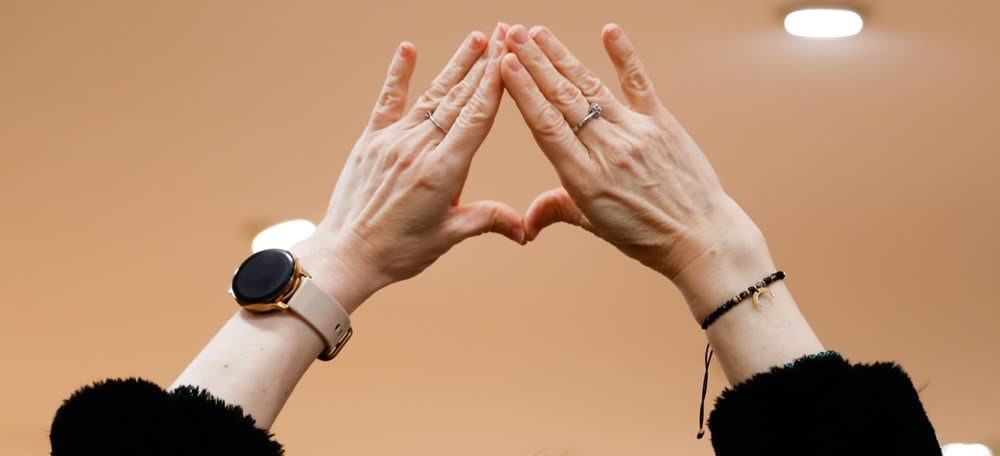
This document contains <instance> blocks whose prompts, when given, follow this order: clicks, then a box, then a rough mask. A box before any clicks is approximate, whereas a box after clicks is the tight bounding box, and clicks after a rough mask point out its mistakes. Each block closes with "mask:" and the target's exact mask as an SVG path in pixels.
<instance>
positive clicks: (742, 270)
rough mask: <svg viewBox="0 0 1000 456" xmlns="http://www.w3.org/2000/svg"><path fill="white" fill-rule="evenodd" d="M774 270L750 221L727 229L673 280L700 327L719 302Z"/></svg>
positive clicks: (762, 240) (766, 251)
mask: <svg viewBox="0 0 1000 456" xmlns="http://www.w3.org/2000/svg"><path fill="white" fill-rule="evenodd" d="M776 270H777V269H776V268H775V265H774V261H773V260H772V259H771V254H770V252H769V251H768V248H767V242H766V241H765V240H764V235H763V234H762V233H761V232H760V229H758V228H757V226H756V225H754V224H753V223H752V222H750V223H748V224H747V225H745V226H740V227H733V228H732V229H730V230H729V231H728V232H727V233H726V234H724V235H723V236H721V237H720V238H719V239H718V240H717V241H716V242H715V243H714V244H712V245H711V246H710V247H708V248H707V249H705V250H704V251H703V252H702V253H701V254H700V255H699V256H698V257H696V258H695V259H694V260H693V261H691V262H690V263H688V265H687V266H685V268H684V269H682V270H681V271H680V272H679V273H678V274H677V275H676V276H675V277H674V279H673V281H674V285H676V286H677V288H678V289H679V290H680V291H681V294H682V295H683V296H684V299H685V301H687V304H688V308H689V309H690V310H691V315H692V316H693V317H694V319H695V320H696V321H697V322H698V323H699V324H700V323H701V321H702V320H704V319H705V317H707V316H708V315H709V314H710V313H712V312H713V311H714V310H715V309H716V308H717V307H719V306H720V305H721V304H722V303H724V302H726V301H727V300H729V299H730V298H732V297H733V296H735V295H736V294H739V292H741V291H743V290H745V289H746V288H747V287H749V286H750V285H753V284H754V283H757V282H759V281H760V280H761V279H762V278H763V277H765V276H767V275H769V274H772V273H774V272H775V271H776Z"/></svg>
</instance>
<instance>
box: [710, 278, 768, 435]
mask: <svg viewBox="0 0 1000 456" xmlns="http://www.w3.org/2000/svg"><path fill="white" fill-rule="evenodd" d="M784 278H785V273H784V272H783V271H778V272H775V273H774V274H771V275H769V276H767V277H764V278H763V279H761V280H760V282H757V283H755V284H753V285H752V286H751V287H750V288H747V289H746V290H743V291H741V292H740V294H738V295H736V296H733V297H732V298H730V299H729V300H728V301H726V302H725V303H723V304H722V305H721V306H719V308H718V309H715V310H714V311H713V312H712V313H710V314H708V316H707V317H705V319H704V320H702V322H701V329H708V327H709V326H711V325H712V323H715V321H716V320H718V319H719V317H721V316H723V315H725V313H726V312H729V311H730V310H732V309H733V307H736V305H737V304H739V303H741V302H743V301H745V300H746V299H747V298H749V297H753V303H754V305H756V306H759V305H760V295H761V294H762V293H763V292H765V291H766V292H768V293H770V294H771V297H772V298H773V297H774V292H772V291H771V290H768V289H767V287H768V286H769V285H771V284H772V283H774V282H777V281H779V280H783V279H784ZM714 354H715V350H712V344H705V377H704V379H703V380H702V382H701V408H699V409H698V438H699V439H701V438H702V437H704V436H705V396H707V395H708V367H709V366H710V365H711V364H712V355H714Z"/></svg>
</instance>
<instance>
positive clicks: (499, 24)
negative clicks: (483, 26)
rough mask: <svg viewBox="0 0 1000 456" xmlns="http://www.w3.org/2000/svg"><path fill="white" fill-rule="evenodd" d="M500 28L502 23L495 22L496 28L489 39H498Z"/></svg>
mask: <svg viewBox="0 0 1000 456" xmlns="http://www.w3.org/2000/svg"><path fill="white" fill-rule="evenodd" d="M502 26H503V22H497V26H496V28H494V29H493V36H491V37H490V39H493V40H495V39H497V38H499V37H500V29H501V27H502Z"/></svg>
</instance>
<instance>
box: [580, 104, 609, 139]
mask: <svg viewBox="0 0 1000 456" xmlns="http://www.w3.org/2000/svg"><path fill="white" fill-rule="evenodd" d="M601 112H602V110H601V105H600V104H598V103H591V105H590V112H588V113H587V117H584V118H583V120H581V121H580V123H578V124H576V126H575V127H573V133H576V132H578V131H580V129H581V128H583V126H584V125H587V122H590V121H591V120H593V119H596V118H598V117H601Z"/></svg>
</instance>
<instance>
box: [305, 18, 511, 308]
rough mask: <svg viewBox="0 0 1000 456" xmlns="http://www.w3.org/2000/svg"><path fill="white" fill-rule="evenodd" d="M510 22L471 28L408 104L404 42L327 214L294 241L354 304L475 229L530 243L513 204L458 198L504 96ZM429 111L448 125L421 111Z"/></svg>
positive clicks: (324, 283) (325, 282)
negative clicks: (490, 29)
mask: <svg viewBox="0 0 1000 456" xmlns="http://www.w3.org/2000/svg"><path fill="white" fill-rule="evenodd" d="M506 30H507V26H506V25H505V24H499V25H498V26H497V29H496V31H495V32H494V34H493V36H492V37H491V39H490V40H487V38H486V36H485V35H483V34H482V33H480V32H474V33H472V34H470V35H469V36H468V38H467V39H466V40H465V42H463V43H462V46H461V47H460V48H459V49H458V51H457V52H456V53H455V55H454V57H453V58H452V59H451V62H449V63H448V65H447V66H446V67H445V68H444V70H443V71H442V72H441V73H440V75H438V76H437V78H436V79H435V80H434V82H433V83H432V84H431V87H430V89H429V90H427V92H425V93H424V94H423V95H422V96H421V97H420V99H419V100H418V101H417V102H416V104H415V105H414V106H413V108H412V109H410V110H409V112H406V110H405V108H406V106H405V105H406V99H407V90H408V85H409V82H410V76H411V75H412V73H413V69H414V65H415V63H416V50H415V49H414V47H413V45H411V44H409V43H403V44H401V45H400V46H399V49H398V51H397V52H396V54H395V56H394V57H393V60H392V63H391V64H390V66H389V70H388V76H387V79H386V82H385V86H384V88H383V89H382V93H381V94H380V95H379V98H378V102H377V103H376V105H375V109H374V111H373V112H372V115H371V119H370V121H369V124H368V127H367V128H366V129H365V131H364V133H363V134H362V135H361V138H360V139H359V140H358V142H357V144H356V145H355V146H354V150H353V151H352V152H351V154H350V156H349V157H348V159H347V164H346V165H345V167H344V170H343V172H342V173H341V175H340V179H339V180H338V181H337V186H336V188H335V189H334V191H333V196H332V198H331V200H330V206H329V208H328V210H327V214H326V217H325V218H324V219H323V221H322V222H321V223H320V224H319V226H318V227H317V230H316V233H315V234H313V236H312V237H310V238H309V239H307V240H306V241H303V243H301V244H299V245H298V246H296V247H295V248H294V249H293V251H295V252H296V253H297V254H298V255H299V256H300V258H302V259H303V262H304V263H305V264H306V266H307V268H308V269H309V270H310V272H312V274H313V276H314V279H315V280H316V281H317V282H318V283H320V286H321V287H324V288H326V289H327V291H328V292H330V293H331V294H332V295H333V296H334V297H336V298H337V299H338V300H340V301H341V304H343V305H344V306H345V307H346V308H348V311H352V310H353V309H354V308H355V307H357V306H358V305H359V304H360V303H361V302H362V301H363V300H364V299H366V298H367V297H368V296H370V295H371V294H373V293H374V292H375V291H377V290H378V289H380V288H382V287H384V286H386V285H388V284H390V283H393V282H397V281H400V280H404V279H407V278H410V277H413V276H415V275H416V274H418V273H420V272H421V271H422V270H424V269H425V268H426V267H428V266H430V265H431V264H432V263H433V262H434V261H435V260H437V259H438V258H439V257H440V256H441V255H443V254H444V253H445V252H447V251H448V250H449V249H450V248H451V247H452V246H454V245H455V244H458V243H459V242H461V241H462V240H464V239H466V238H468V237H470V236H475V235H479V234H482V233H486V232H496V233H500V234H502V235H504V236H506V237H508V238H510V239H511V240H513V241H514V242H517V243H523V242H524V231H523V218H522V217H521V215H520V213H518V212H517V211H515V210H514V209H512V208H511V207H509V206H507V205H505V204H502V203H499V202H495V201H478V202H473V203H468V204H460V201H459V197H460V195H461V193H462V187H463V185H464V183H465V179H466V176H467V175H468V172H469V167H470V165H471V163H472V158H473V155H475V153H476V150H477V149H478V148H479V146H480V145H481V144H482V142H483V140H484V139H485V138H486V135H487V133H488V132H489V130H490V128H491V127H492V125H493V120H494V118H495V116H496V113H497V109H498V108H499V104H500V99H501V97H502V95H503V87H502V82H501V78H500V69H499V65H500V60H501V58H502V55H503V54H504V53H505V50H506V49H505V45H504V43H503V39H504V35H505V34H506ZM487 41H489V42H487ZM428 112H433V113H434V119H435V120H436V121H437V122H438V123H439V124H441V125H442V126H443V127H444V128H446V129H448V132H447V134H446V133H445V132H444V131H443V130H442V129H439V128H437V127H436V126H435V125H434V124H432V123H431V122H430V121H429V120H428V119H427V118H426V117H425V114H426V113H428Z"/></svg>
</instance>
